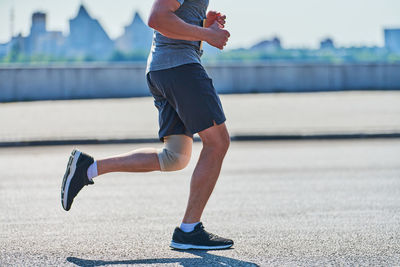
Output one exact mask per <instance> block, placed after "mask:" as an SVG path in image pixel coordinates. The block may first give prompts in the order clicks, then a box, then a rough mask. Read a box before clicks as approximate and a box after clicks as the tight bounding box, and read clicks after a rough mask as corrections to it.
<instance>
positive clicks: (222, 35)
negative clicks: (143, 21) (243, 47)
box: [148, 0, 230, 49]
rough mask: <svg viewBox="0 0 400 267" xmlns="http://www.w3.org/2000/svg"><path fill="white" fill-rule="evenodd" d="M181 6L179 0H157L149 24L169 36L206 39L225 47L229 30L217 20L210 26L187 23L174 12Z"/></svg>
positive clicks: (184, 38)
mask: <svg viewBox="0 0 400 267" xmlns="http://www.w3.org/2000/svg"><path fill="white" fill-rule="evenodd" d="M179 7H180V4H179V2H178V1H177V0H155V2H154V4H153V7H152V10H151V13H150V17H149V21H148V25H149V26H150V27H151V28H153V29H155V30H156V31H158V32H160V33H161V34H162V35H164V36H166V37H168V38H172V39H179V40H186V41H206V42H208V43H209V44H210V45H212V46H215V47H217V48H219V49H223V48H224V46H225V45H226V43H227V41H228V38H229V36H230V34H229V32H228V31H226V30H223V29H221V28H220V27H219V24H218V22H217V21H216V22H215V23H214V24H213V25H211V26H210V27H209V28H202V27H199V26H196V25H191V24H189V23H186V22H185V21H183V20H182V19H180V18H179V17H178V16H176V15H175V13H174V12H175V11H176V10H177V9H178V8H179Z"/></svg>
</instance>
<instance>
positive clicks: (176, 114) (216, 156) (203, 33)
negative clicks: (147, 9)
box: [61, 0, 233, 249]
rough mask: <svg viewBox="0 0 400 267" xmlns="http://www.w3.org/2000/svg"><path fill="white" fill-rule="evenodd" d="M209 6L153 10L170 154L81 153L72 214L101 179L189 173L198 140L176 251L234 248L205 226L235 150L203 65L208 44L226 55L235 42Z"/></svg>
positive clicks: (152, 64) (159, 93)
mask: <svg viewBox="0 0 400 267" xmlns="http://www.w3.org/2000/svg"><path fill="white" fill-rule="evenodd" d="M208 3H209V0H155V2H154V4H153V7H152V10H151V14H150V17H149V21H148V24H149V26H150V27H151V28H153V29H154V30H155V34H154V40H153V46H152V49H151V52H150V55H149V60H148V64H147V71H146V77H147V83H148V86H149V88H150V92H151V93H152V95H153V97H154V103H155V106H156V107H157V109H158V111H159V126H160V130H159V137H160V140H161V141H163V142H164V148H163V149H160V150H157V149H155V148H145V149H139V150H135V151H132V152H129V153H127V154H123V155H118V156H113V157H109V158H105V159H99V160H96V161H95V160H94V159H93V158H92V157H91V156H89V155H87V154H85V153H82V152H80V151H79V150H74V151H72V154H71V156H70V158H69V162H68V166H67V170H66V173H65V175H64V179H63V182H62V188H61V203H62V206H63V208H64V209H65V210H67V211H68V210H69V209H70V208H71V205H72V202H73V200H74V198H75V197H76V196H77V194H78V193H79V191H80V190H81V189H82V188H83V187H84V186H85V185H91V184H93V183H94V182H93V178H94V177H97V176H99V175H103V174H106V173H110V172H151V171H162V172H171V171H178V170H181V169H183V168H185V167H186V166H187V164H188V163H189V160H190V157H191V153H192V144H193V135H194V134H195V133H198V134H199V136H200V138H201V141H202V144H203V148H202V150H201V154H200V157H199V160H198V162H197V165H196V167H195V169H194V172H193V175H192V179H191V184H190V195H189V200H188V204H187V208H186V212H185V215H184V217H183V220H182V224H181V225H180V227H177V228H176V229H175V231H174V233H173V236H172V242H171V245H170V246H171V247H173V248H176V249H224V248H229V247H231V246H232V245H233V241H232V240H230V239H226V238H222V237H219V236H217V235H214V234H211V233H209V232H207V231H205V229H204V226H203V225H202V223H201V222H200V219H201V215H202V213H203V210H204V207H205V206H206V204H207V201H208V199H209V197H210V195H211V193H212V191H213V189H214V187H215V184H216V182H217V179H218V176H219V174H220V170H221V166H222V162H223V159H224V157H225V154H226V152H227V150H228V147H229V143H230V137H229V134H228V131H227V128H226V126H225V115H224V112H223V109H222V105H221V102H220V99H219V97H218V95H217V93H216V91H215V89H214V87H213V84H212V80H211V79H210V78H209V77H208V75H207V73H206V71H205V70H204V68H203V67H202V65H201V63H200V57H201V54H202V50H201V49H202V41H205V42H207V43H209V44H210V45H212V46H214V47H217V48H219V49H223V48H224V46H225V45H226V43H227V41H228V38H229V36H230V34H229V32H228V31H226V30H224V24H225V19H226V17H225V16H223V15H221V14H220V13H217V12H212V11H210V12H208V14H207V15H206V11H207V8H208ZM205 19H206V20H205Z"/></svg>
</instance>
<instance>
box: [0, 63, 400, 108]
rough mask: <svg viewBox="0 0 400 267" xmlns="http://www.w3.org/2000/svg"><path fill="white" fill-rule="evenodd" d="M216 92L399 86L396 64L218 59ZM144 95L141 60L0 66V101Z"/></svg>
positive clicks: (211, 68) (213, 68) (209, 68)
mask: <svg viewBox="0 0 400 267" xmlns="http://www.w3.org/2000/svg"><path fill="white" fill-rule="evenodd" d="M206 68H207V71H208V73H209V75H210V77H212V78H213V81H214V84H215V87H216V89H217V90H218V91H219V92H220V93H249V92H299V91H337V90H373V89H379V90H400V64H311V63H310V64H298V63H296V64H266V63H260V64H259V63H251V64H218V65H208V66H206ZM146 95H149V93H148V88H147V83H146V79H145V66H144V65H142V64H140V65H138V64H106V63H105V64H89V65H65V66H54V65H50V66H35V67H26V66H10V67H5V66H3V67H0V102H8V101H24V100H49V99H78V98H110V97H133V96H146Z"/></svg>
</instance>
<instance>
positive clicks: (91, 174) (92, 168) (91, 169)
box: [87, 161, 99, 181]
mask: <svg viewBox="0 0 400 267" xmlns="http://www.w3.org/2000/svg"><path fill="white" fill-rule="evenodd" d="M87 176H88V178H89V180H90V181H93V180H92V179H93V178H94V177H96V176H99V174H98V173H97V161H94V162H93V163H92V165H90V166H89V168H88V170H87Z"/></svg>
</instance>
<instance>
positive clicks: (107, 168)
mask: <svg viewBox="0 0 400 267" xmlns="http://www.w3.org/2000/svg"><path fill="white" fill-rule="evenodd" d="M157 153H158V152H157V149H155V148H142V149H138V150H134V151H132V152H129V153H126V154H122V155H118V156H113V157H109V158H105V159H101V160H97V170H98V174H99V175H102V174H106V173H110V172H151V171H159V170H160V169H161V168H160V162H159V160H158V156H157Z"/></svg>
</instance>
